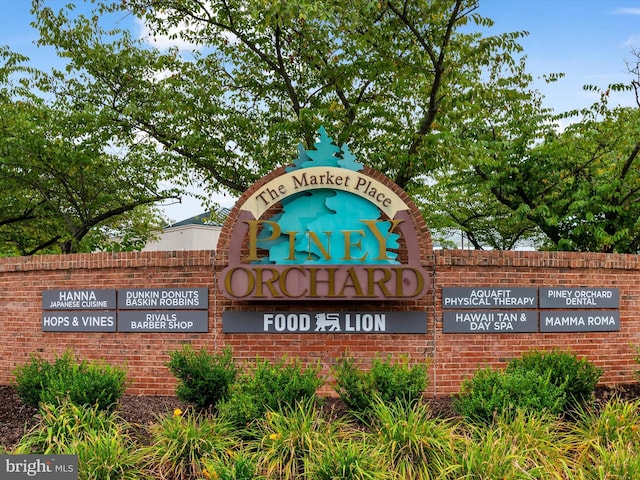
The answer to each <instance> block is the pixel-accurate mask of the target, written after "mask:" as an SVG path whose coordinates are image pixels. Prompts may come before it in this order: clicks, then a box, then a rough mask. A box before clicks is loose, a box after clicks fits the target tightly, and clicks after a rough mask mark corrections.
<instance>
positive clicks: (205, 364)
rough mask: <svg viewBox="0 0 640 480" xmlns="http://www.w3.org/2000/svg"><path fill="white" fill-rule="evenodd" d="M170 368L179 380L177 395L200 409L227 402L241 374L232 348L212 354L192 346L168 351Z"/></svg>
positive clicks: (214, 406) (168, 365)
mask: <svg viewBox="0 0 640 480" xmlns="http://www.w3.org/2000/svg"><path fill="white" fill-rule="evenodd" d="M169 356H170V360H169V362H167V367H168V368H169V370H170V371H171V373H172V374H173V375H174V376H175V377H177V378H178V380H179V383H178V386H177V388H176V395H177V397H178V398H179V399H180V400H183V401H185V402H190V403H193V404H194V405H195V406H196V407H198V408H199V409H207V408H214V409H215V408H216V407H217V405H218V403H219V402H221V401H223V400H226V399H227V398H228V396H229V389H230V387H231V385H232V384H233V383H234V382H235V380H236V377H237V375H238V367H237V366H236V364H235V362H234V360H233V355H232V350H231V347H226V348H225V349H224V350H222V352H220V353H217V354H214V355H212V354H210V353H208V352H207V351H206V350H205V349H204V348H203V349H201V350H200V351H199V352H195V351H194V350H193V348H192V347H191V345H184V347H183V348H182V350H178V351H173V352H169Z"/></svg>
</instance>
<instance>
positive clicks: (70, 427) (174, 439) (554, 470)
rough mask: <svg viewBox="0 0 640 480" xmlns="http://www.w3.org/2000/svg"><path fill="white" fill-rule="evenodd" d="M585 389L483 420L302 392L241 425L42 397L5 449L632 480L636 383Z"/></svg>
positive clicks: (169, 466) (160, 465) (321, 468)
mask: <svg viewBox="0 0 640 480" xmlns="http://www.w3.org/2000/svg"><path fill="white" fill-rule="evenodd" d="M261 365H262V366H261V367H260V366H257V364H256V370H253V369H247V370H246V371H245V372H244V374H243V375H245V376H248V375H250V374H251V372H253V371H258V370H259V369H260V368H263V369H266V370H269V371H271V370H274V371H272V374H274V375H275V376H277V375H276V373H277V372H280V370H279V369H278V368H275V369H274V367H275V366H276V365H278V363H275V364H272V363H266V362H261ZM282 365H287V366H291V365H294V363H290V362H284V361H283V364H282ZM298 367H299V368H298V371H299V372H305V371H307V370H305V369H304V368H302V367H300V366H299V365H298ZM312 370H313V369H312ZM307 373H309V372H307ZM263 374H264V372H263ZM245 381H246V382H248V381H249V380H248V379H245ZM249 383H251V382H249ZM596 392H597V393H598V396H597V398H596V397H595V396H593V395H588V396H587V397H586V399H585V401H584V402H582V403H580V404H579V405H574V406H573V410H572V415H566V414H565V413H564V412H559V413H553V412H551V411H549V410H548V409H544V410H541V411H538V410H536V409H535V408H532V407H531V406H527V407H526V408H516V409H514V410H510V409H505V410H504V414H496V415H494V416H493V417H492V418H491V420H490V421H482V422H478V421H470V420H469V419H468V418H467V417H465V416H462V415H458V414H456V412H455V411H454V410H452V409H446V410H445V409H443V408H442V404H438V403H437V402H436V401H435V400H434V399H429V398H420V399H417V400H413V401H407V400H403V399H393V400H390V401H385V400H383V399H382V398H381V397H380V396H379V395H375V396H374V400H373V401H372V403H371V405H370V406H369V408H368V409H367V411H366V413H365V414H363V415H361V416H360V417H358V416H356V415H353V411H352V410H350V409H349V408H347V406H346V405H345V404H344V403H343V402H342V401H341V400H340V399H338V398H336V399H332V400H330V401H329V400H327V401H326V402H325V403H323V402H321V401H319V399H317V398H315V397H314V396H309V397H308V398H305V399H303V400H302V401H297V402H295V401H294V402H292V403H289V402H287V403H286V404H280V405H278V406H277V407H274V408H271V407H265V409H264V412H262V413H261V414H259V415H257V416H255V417H254V418H253V419H252V420H251V421H249V422H247V423H246V424H244V426H243V427H242V428H239V427H237V426H236V425H235V424H234V423H233V422H232V421H230V418H229V417H227V416H226V414H225V413H224V411H223V410H221V409H219V410H217V411H213V410H211V409H205V410H201V409H198V408H197V407H196V406H195V405H193V404H188V403H186V402H184V401H182V400H180V399H178V398H177V397H171V399H170V398H168V397H166V398H155V401H156V402H158V403H157V405H156V407H157V410H155V413H153V414H151V413H150V412H149V409H145V408H141V407H142V405H143V404H142V403H139V402H142V401H144V398H140V397H133V396H128V395H124V396H123V397H122V398H121V401H120V402H119V403H118V405H116V406H115V408H113V409H100V408H98V407H96V406H95V405H93V406H92V405H84V406H79V405H75V404H73V403H71V402H64V403H61V404H58V405H49V404H46V403H42V402H41V403H40V404H39V407H38V409H35V408H34V407H29V406H24V407H23V409H24V410H26V411H29V409H32V410H31V416H32V418H33V421H32V422H31V424H30V425H29V426H28V427H27V429H26V433H24V434H23V435H22V438H21V439H20V440H19V441H17V442H13V443H12V444H5V445H6V451H9V452H14V453H19V452H23V453H26V452H29V453H44V452H48V453H56V452H57V453H68V452H73V453H77V454H78V456H79V463H80V478H81V479H115V478H124V479H129V478H131V479H133V478H139V479H145V478H161V479H162V478H164V479H184V480H192V479H193V480H195V479H212V478H214V479H320V480H322V479H335V478H341V479H405V478H418V479H422V478H424V479H460V478H464V479H494V478H500V479H507V480H509V479H534V478H535V479H548V478H558V479H583V480H591V479H594V480H596V479H598V480H603V479H612V480H613V479H635V478H638V475H639V474H640V458H639V457H640V455H639V454H638V452H640V398H635V397H636V394H637V392H640V388H638V386H637V385H636V384H634V385H630V386H628V387H626V388H622V387H620V388H618V389H605V388H604V387H599V388H598V389H596ZM625 394H626V396H624V395H625ZM503 396H504V395H503ZM0 398H1V399H3V400H6V401H7V403H13V405H14V406H17V407H18V408H16V409H15V410H16V411H19V410H20V408H22V407H21V406H20V404H21V402H22V401H21V400H20V398H19V397H18V396H17V393H16V389H15V387H12V388H9V387H5V388H1V389H0ZM148 400H150V401H151V400H153V397H150V398H149V399H148ZM129 402H132V403H131V404H129ZM135 402H138V403H135ZM23 405H24V404H23ZM340 405H341V407H340ZM142 414H145V415H147V416H146V417H145V418H144V419H143V418H142V417H140V416H139V415H142ZM136 415H138V416H136ZM0 419H3V420H4V412H2V413H0Z"/></svg>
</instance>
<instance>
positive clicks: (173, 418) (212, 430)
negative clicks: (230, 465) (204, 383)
mask: <svg viewBox="0 0 640 480" xmlns="http://www.w3.org/2000/svg"><path fill="white" fill-rule="evenodd" d="M149 432H150V435H151V444H150V445H149V446H148V447H145V449H144V450H145V459H146V469H147V471H148V472H149V473H150V474H151V475H152V476H153V477H154V478H171V479H174V478H175V479H178V478H200V477H197V476H200V475H202V470H203V466H202V465H203V462H204V461H205V460H208V459H221V458H226V456H227V455H228V451H229V450H230V449H232V448H234V447H235V446H236V445H237V444H238V438H237V435H236V434H237V430H236V429H235V428H234V427H233V426H232V425H231V424H230V423H228V422H226V421H225V420H223V419H221V418H219V417H216V416H211V415H205V414H200V413H194V412H192V411H187V412H181V411H179V410H176V411H175V412H174V414H173V415H165V416H164V417H162V418H160V419H159V420H158V421H157V422H156V423H154V424H152V425H151V426H150V427H149Z"/></svg>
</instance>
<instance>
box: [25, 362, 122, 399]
mask: <svg viewBox="0 0 640 480" xmlns="http://www.w3.org/2000/svg"><path fill="white" fill-rule="evenodd" d="M13 373H14V376H15V379H16V393H17V394H18V396H19V397H20V399H21V400H22V401H23V402H24V403H25V404H27V405H31V406H34V407H37V406H38V405H39V404H41V403H48V404H52V405H59V404H60V403H62V402H64V401H69V402H71V403H73V404H75V405H97V406H98V407H99V408H102V409H109V408H112V407H113V406H114V405H115V404H116V403H117V401H118V400H119V399H120V397H121V396H122V394H123V393H124V390H125V384H126V370H124V369H122V368H120V367H116V366H112V365H108V364H105V363H100V362H88V361H86V360H82V361H81V362H80V363H78V362H76V361H75V359H74V357H73V354H72V353H71V352H70V351H67V352H65V353H64V354H63V355H62V356H61V357H58V358H56V359H55V361H54V362H53V363H50V362H48V361H46V360H43V359H42V358H41V357H39V356H37V355H32V356H31V361H30V363H27V364H25V365H22V366H19V367H17V368H16V369H15V370H14V372H13Z"/></svg>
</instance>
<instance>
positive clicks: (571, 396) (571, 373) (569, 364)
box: [507, 350, 602, 411]
mask: <svg viewBox="0 0 640 480" xmlns="http://www.w3.org/2000/svg"><path fill="white" fill-rule="evenodd" d="M516 370H526V371H532V372H536V373H537V374H538V375H540V376H543V377H547V376H548V377H549V381H550V383H551V384H552V385H555V386H556V387H560V388H562V389H563V391H564V394H565V399H566V402H565V404H564V405H563V410H564V411H569V410H571V409H573V408H575V407H576V406H578V405H580V404H583V403H584V402H586V401H587V400H590V399H591V398H593V393H594V390H595V387H596V385H597V383H598V380H600V376H601V375H602V369H601V368H598V367H596V366H595V365H593V364H592V363H591V362H589V361H588V360H586V359H582V360H579V359H578V358H577V357H576V356H575V355H574V354H572V353H569V352H562V351H558V350H554V351H548V352H543V351H537V350H533V351H530V352H527V353H525V354H523V355H522V356H521V357H520V358H515V359H513V360H511V361H510V362H509V363H508V365H507V372H513V371H516Z"/></svg>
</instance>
